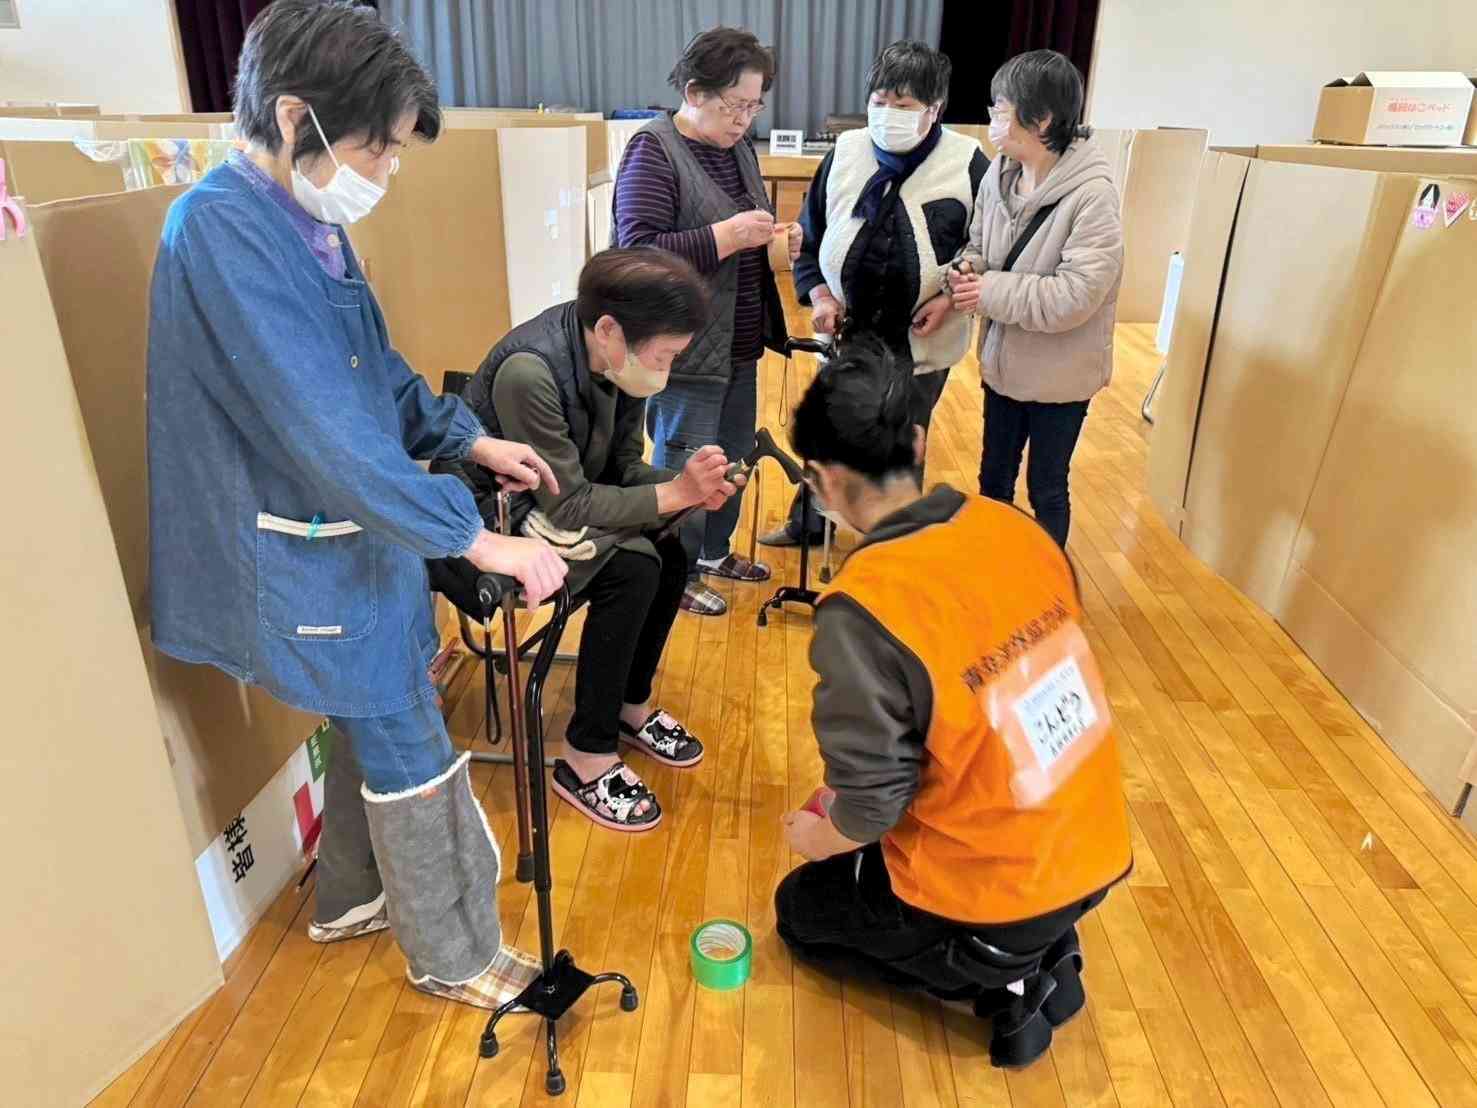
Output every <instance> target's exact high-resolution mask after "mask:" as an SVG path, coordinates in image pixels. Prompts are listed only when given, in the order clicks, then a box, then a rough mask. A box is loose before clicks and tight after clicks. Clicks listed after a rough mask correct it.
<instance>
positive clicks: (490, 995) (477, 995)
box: [405, 943, 543, 1011]
mask: <svg viewBox="0 0 1477 1108" xmlns="http://www.w3.org/2000/svg"><path fill="white" fill-rule="evenodd" d="M541 969H543V966H542V964H541V963H540V962H539V960H538V959H537V958H535V957H534V956H533V955H532V954H525V953H524V952H523V951H521V950H519V949H518V948H517V947H513V946H509V945H508V944H507V943H504V944H503V946H502V949H501V950H499V951H498V952H497V955H496V956H495V957H494V958H493V960H492V965H490V966H488V967H487V968H486V969H485V970H483V971H482V972H481V973H480V974H478V975H477V976H476V977H474V978H472V980H470V981H464V982H462V983H461V984H460V985H448V984H447V983H446V982H445V981H437V980H436V979H435V978H434V977H431V976H429V975H427V976H425V977H417V976H416V975H415V974H414V973H413V972H412V971H411V969H410V968H409V967H408V966H407V967H406V969H405V976H406V978H407V979H408V980H409V981H410V983H411V984H412V985H414V986H415V987H416V988H417V989H419V990H420V991H421V992H423V993H429V994H430V995H431V996H439V997H441V998H442V999H443V1000H455V1001H456V1002H457V1003H459V1004H470V1005H471V1006H472V1007H474V1008H501V1007H502V1006H503V1005H504V1004H506V1003H507V1002H508V1001H510V1000H512V999H513V998H514V997H515V996H518V995H519V994H520V993H522V992H523V990H524V989H526V988H528V986H529V985H530V984H532V983H533V979H534V978H535V977H537V976H538V975H539V971H540V970H541ZM516 1010H517V1009H515V1011H516Z"/></svg>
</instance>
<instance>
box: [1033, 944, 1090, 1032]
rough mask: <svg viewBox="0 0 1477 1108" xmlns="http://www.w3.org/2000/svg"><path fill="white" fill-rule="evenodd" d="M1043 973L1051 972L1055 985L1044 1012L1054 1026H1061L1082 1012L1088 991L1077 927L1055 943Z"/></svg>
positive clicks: (1042, 964)
mask: <svg viewBox="0 0 1477 1108" xmlns="http://www.w3.org/2000/svg"><path fill="white" fill-rule="evenodd" d="M1041 972H1042V973H1043V974H1048V973H1049V974H1051V979H1052V980H1053V981H1055V982H1056V988H1055V989H1053V990H1052V993H1051V995H1050V996H1048V997H1047V998H1046V1003H1045V1004H1044V1005H1043V1006H1042V1008H1041V1013H1042V1015H1044V1016H1045V1017H1046V1019H1047V1021H1048V1022H1049V1023H1050V1024H1051V1026H1052V1027H1060V1026H1061V1025H1062V1024H1064V1023H1066V1022H1067V1021H1068V1020H1070V1019H1072V1018H1073V1017H1074V1016H1076V1015H1077V1013H1078V1012H1080V1011H1082V1006H1083V1005H1084V1004H1086V1003H1087V992H1086V990H1084V989H1083V988H1082V944H1081V943H1080V942H1079V941H1078V939H1077V929H1076V928H1075V927H1073V928H1069V929H1068V930H1067V932H1066V934H1064V935H1063V936H1062V937H1061V938H1060V939H1058V940H1057V941H1056V942H1055V943H1053V944H1052V947H1051V949H1050V950H1048V951H1047V952H1046V957H1045V958H1044V959H1042V961H1041Z"/></svg>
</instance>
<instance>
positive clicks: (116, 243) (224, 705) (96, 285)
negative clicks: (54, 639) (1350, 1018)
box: [31, 187, 319, 879]
mask: <svg viewBox="0 0 1477 1108" xmlns="http://www.w3.org/2000/svg"><path fill="white" fill-rule="evenodd" d="M183 191H184V189H183V188H182V187H175V188H157V189H141V190H138V191H136V192H127V193H118V194H116V195H112V196H101V197H91V198H86V199H77V200H65V201H60V202H58V203H54V204H45V205H41V206H38V207H35V208H32V209H31V215H32V219H33V222H34V226H35V237H36V242H37V245H38V247H39V251H40V255H41V261H42V263H43V265H44V266H45V270H46V278H47V281H48V283H49V285H50V290H51V299H52V302H53V303H54V304H55V306H56V318H57V321H58V323H59V326H60V330H61V336H62V341H63V343H64V345H65V348H66V352H67V361H68V364H69V365H70V368H71V377H72V382H73V384H74V386H75V388H76V395H77V401H78V403H79V405H80V410H81V415H82V423H83V426H84V427H85V428H86V431H87V437H88V441H89V443H90V446H91V451H92V458H93V462H94V464H95V465H96V467H97V481H98V484H99V486H100V490H101V503H102V507H103V508H104V510H105V512H106V515H105V518H106V519H107V522H108V525H109V528H110V530H111V532H112V536H113V540H114V546H115V548H116V550H117V558H118V562H119V565H120V567H121V571H122V584H123V595H124V597H125V598H126V605H127V607H128V608H129V609H131V612H132V617H133V623H134V624H135V626H136V628H137V630H136V631H131V637H132V641H133V643H138V642H139V641H140V639H141V640H142V642H143V649H144V658H145V668H146V669H147V671H148V676H149V680H150V682H151V684H152V686H153V691H154V699H155V703H156V706H157V719H156V723H155V726H156V727H157V728H160V729H161V730H162V732H163V736H164V742H165V744H166V746H167V748H168V750H169V754H170V761H171V763H172V767H173V772H174V778H175V786H176V789H177V792H178V798H179V808H180V810H181V811H182V812H183V814H184V821H185V827H186V833H187V839H188V842H189V845H190V847H191V852H190V857H191V858H192V859H193V858H194V857H197V856H198V855H199V854H200V853H201V852H202V851H204V850H205V849H206V847H208V846H209V845H210V843H211V841H212V840H213V839H214V838H215V837H216V836H217V835H219V834H220V832H221V829H222V828H223V827H225V825H226V823H227V822H228V821H229V820H230V819H232V818H234V817H235V816H236V815H237V814H238V813H239V812H240V811H241V810H242V809H243V808H245V807H246V805H247V803H248V802H249V801H250V800H251V799H252V798H253V797H254V796H256V794H257V793H258V792H259V791H260V790H261V788H262V787H263V786H264V785H265V784H266V783H267V782H268V781H270V780H271V779H272V777H273V776H274V775H275V774H276V773H277V771H278V770H279V769H280V768H281V766H282V765H283V763H284V762H285V761H286V760H287V758H288V757H289V756H290V755H291V754H292V753H293V751H295V750H296V749H297V748H298V747H299V746H301V745H302V742H303V740H304V739H305V738H306V737H307V736H308V735H309V734H310V733H311V732H312V731H313V730H314V728H315V727H317V725H318V722H319V719H318V717H316V716H313V715H309V714H306V713H302V712H296V711H294V710H292V709H290V708H287V707H284V706H283V705H281V704H279V703H277V702H276V701H275V700H273V699H272V698H271V697H270V696H268V695H267V694H266V693H264V692H262V691H261V690H259V689H254V688H247V687H246V686H244V685H241V684H240V683H238V682H237V681H235V680H234V679H233V678H230V677H228V676H226V675H225V674H224V673H221V672H220V671H218V670H216V669H213V668H211V667H209V666H193V665H185V664H184V663H181V662H177V661H175V660H173V659H172V658H168V657H165V656H164V655H161V654H159V653H158V652H157V651H155V650H154V649H153V647H152V645H151V644H150V643H149V641H148V623H149V595H148V586H149V498H148V483H147V471H146V462H147V424H146V410H145V379H146V362H145V359H146V356H147V336H148V323H149V304H148V292H149V281H150V276H151V274H152V271H153V266H154V256H155V254H156V253H157V252H158V244H159V234H160V230H161V228H162V226H163V223H164V215H165V212H166V211H167V210H168V208H169V205H170V204H171V203H173V201H174V200H175V198H176V197H178V196H179V195H180V194H181V193H182V192H183ZM100 243H101V244H106V246H105V247H100V246H99V244H100ZM95 523H96V521H94V534H95V533H96V527H95ZM94 545H95V544H94ZM105 545H106V544H105ZM82 626H85V624H84V623H80V622H79V623H77V624H75V625H74V627H73V630H74V633H75V631H76V628H78V627H82ZM74 649H75V644H74ZM131 650H133V651H134V652H137V650H138V647H137V646H136V645H131ZM192 879H193V874H192Z"/></svg>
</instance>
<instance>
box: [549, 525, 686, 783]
mask: <svg viewBox="0 0 1477 1108" xmlns="http://www.w3.org/2000/svg"><path fill="white" fill-rule="evenodd" d="M656 552H657V554H658V555H660V558H661V560H660V562H658V561H655V560H653V559H652V558H650V557H648V556H647V555H645V554H636V553H633V552H632V551H629V550H617V551H616V552H615V553H614V554H612V555H611V557H610V560H609V561H607V562H606V563H605V564H604V565H603V566H601V567H600V571H599V572H598V573H596V574H595V576H594V577H593V578H592V579H591V580H590V583H589V584H588V585H586V586H585V587H584V589H582V590H581V595H582V596H584V597H585V598H586V599H588V601H589V610H588V611H587V612H586V613H585V630H584V634H583V635H581V637H580V653H579V661H577V662H576V663H575V670H574V715H573V716H572V717H571V718H570V721H569V729H568V731H566V732H565V738H566V739H567V740H568V741H569V745H570V746H572V747H574V748H575V749H576V750H578V751H580V752H582V753H585V754H614V753H615V751H616V748H617V743H616V735H617V730H618V728H619V727H620V710H621V704H623V703H625V704H641V703H644V702H645V701H646V700H647V699H648V698H649V697H650V696H651V679H652V677H653V676H654V675H655V673H656V667H657V663H658V662H660V661H661V657H662V651H663V650H664V649H665V648H666V645H667V635H668V634H669V633H670V632H671V630H672V621H673V620H675V619H676V618H677V609H678V605H679V604H680V603H681V600H682V590H683V587H684V586H685V585H686V583H687V554H686V552H685V551H684V550H683V548H682V540H681V539H679V538H677V537H676V536H675V535H669V536H667V537H666V538H662V539H657V540H656Z"/></svg>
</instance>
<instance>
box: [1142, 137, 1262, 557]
mask: <svg viewBox="0 0 1477 1108" xmlns="http://www.w3.org/2000/svg"><path fill="white" fill-rule="evenodd" d="M1250 168H1251V160H1250V159H1249V158H1242V157H1237V156H1235V155H1230V154H1215V153H1207V154H1205V156H1204V158H1203V159H1202V161H1201V167H1200V177H1199V180H1198V182H1197V184H1196V187H1195V203H1194V208H1193V213H1194V214H1193V216H1192V218H1191V221H1190V237H1189V241H1188V242H1187V244H1186V246H1185V252H1184V258H1185V272H1184V277H1183V279H1182V280H1181V282H1180V295H1179V303H1178V305H1177V307H1176V310H1175V316H1174V330H1173V339H1172V341H1171V343H1170V347H1169V356H1168V358H1167V359H1166V361H1165V370H1164V380H1163V382H1162V383H1161V384H1160V386H1159V394H1158V396H1157V397H1156V398H1155V400H1154V426H1153V429H1152V430H1151V432H1150V435H1149V465H1148V481H1149V497H1150V499H1151V500H1153V502H1154V506H1155V507H1156V508H1158V509H1159V513H1160V514H1161V515H1162V516H1163V517H1164V519H1165V521H1166V522H1167V523H1168V524H1169V526H1170V530H1172V531H1174V532H1175V534H1179V533H1180V528H1181V526H1182V525H1183V523H1184V508H1185V486H1186V483H1187V481H1188V480H1189V474H1190V457H1191V452H1192V449H1193V447H1194V443H1195V427H1196V424H1197V422H1198V420H1199V417H1200V398H1201V391H1202V389H1203V388H1204V387H1205V366H1206V363H1207V362H1208V361H1209V358H1210V351H1211V347H1212V345H1213V343H1214V341H1215V325H1216V318H1217V315H1218V313H1219V310H1220V299H1221V287H1222V284H1223V283H1224V281H1225V275H1226V260H1227V258H1228V257H1229V256H1230V246H1231V232H1232V229H1233V228H1234V227H1235V226H1236V213H1237V212H1238V211H1239V210H1240V207H1241V193H1242V189H1243V187H1244V186H1245V183H1246V173H1247V171H1248V170H1249V169H1250Z"/></svg>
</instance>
